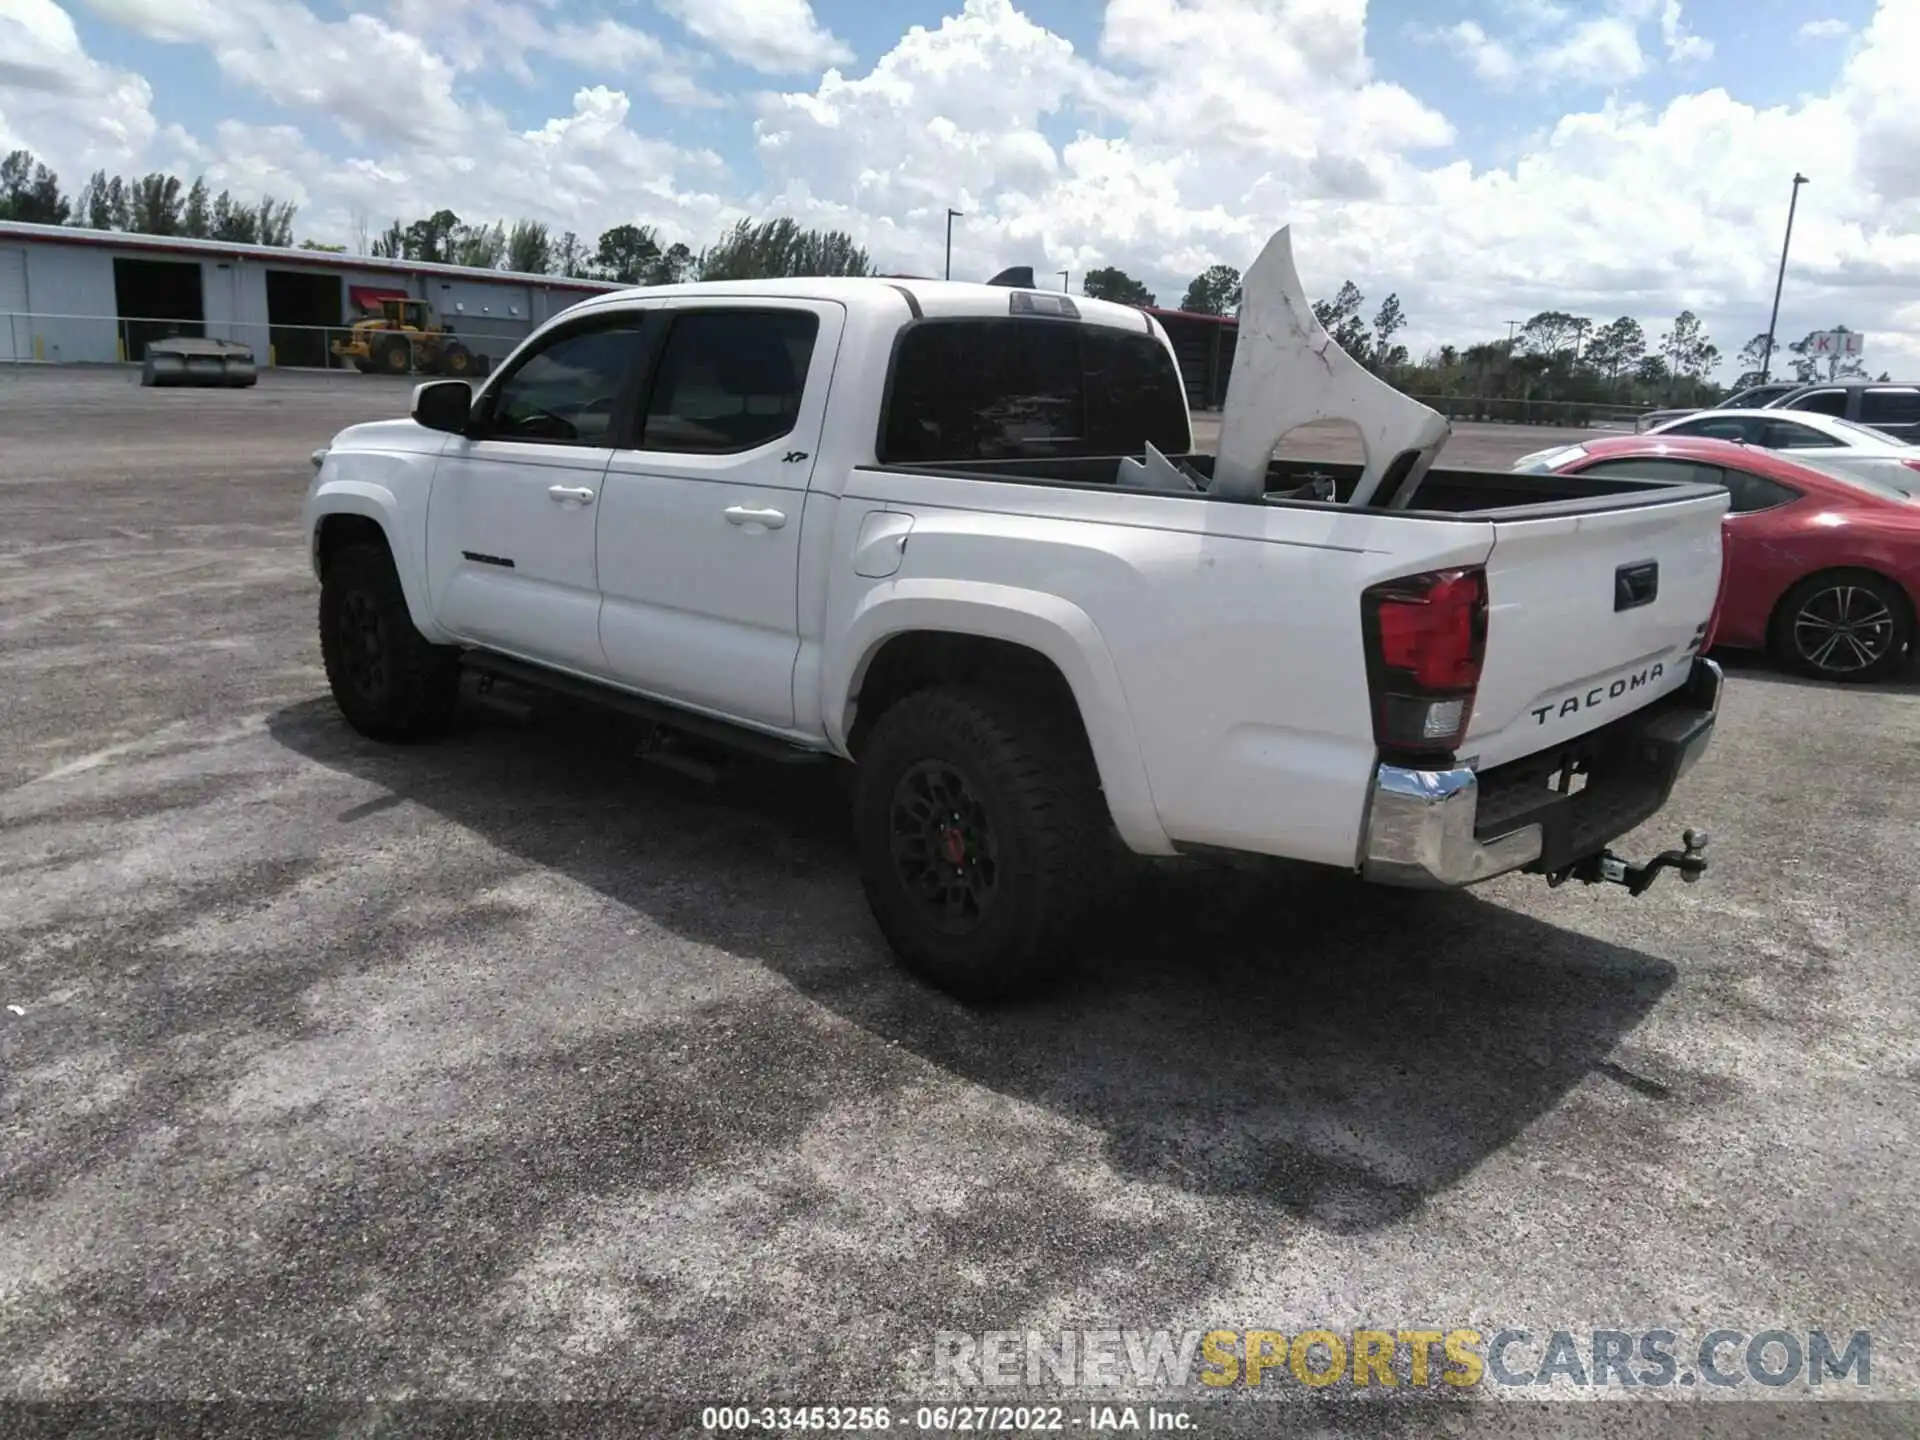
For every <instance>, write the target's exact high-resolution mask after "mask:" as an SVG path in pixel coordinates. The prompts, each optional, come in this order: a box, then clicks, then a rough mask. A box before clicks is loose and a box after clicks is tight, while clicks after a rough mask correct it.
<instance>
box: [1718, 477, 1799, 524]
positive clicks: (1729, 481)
mask: <svg viewBox="0 0 1920 1440" xmlns="http://www.w3.org/2000/svg"><path fill="white" fill-rule="evenodd" d="M1725 473H1726V486H1727V489H1728V490H1730V491H1731V492H1732V493H1733V507H1732V508H1733V513H1734V514H1736V515H1749V514H1752V513H1753V512H1754V511H1756V510H1771V509H1773V507H1774V506H1776V505H1784V504H1786V503H1787V502H1788V501H1789V500H1798V499H1799V498H1800V492H1799V491H1798V490H1795V489H1793V488H1792V487H1791V486H1788V485H1782V484H1781V483H1780V482H1779V481H1778V480H1769V479H1767V478H1766V476H1764V475H1754V474H1751V473H1750V472H1748V471H1745V470H1728V471H1727V472H1725Z"/></svg>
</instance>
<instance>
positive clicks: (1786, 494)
mask: <svg viewBox="0 0 1920 1440" xmlns="http://www.w3.org/2000/svg"><path fill="white" fill-rule="evenodd" d="M1581 473H1582V474H1584V475H1619V476H1625V477H1630V478H1632V479H1636V480H1686V481H1690V482H1692V483H1693V484H1696V485H1720V486H1724V487H1725V488H1726V490H1727V491H1728V493H1729V495H1730V496H1731V501H1730V503H1729V505H1728V509H1730V510H1731V511H1732V512H1733V513H1734V514H1736V515H1744V514H1746V513H1747V512H1748V511H1750V510H1770V509H1772V508H1773V507H1774V506H1775V505H1784V504H1786V503H1787V501H1789V500H1797V499H1799V498H1800V492H1799V491H1798V490H1790V489H1788V488H1787V487H1786V486H1785V485H1781V484H1777V483H1776V482H1774V481H1772V480H1767V479H1764V478H1762V477H1761V476H1759V475H1750V474H1748V473H1747V472H1746V471H1744V470H1729V469H1725V468H1723V467H1721V466H1719V465H1701V464H1699V463H1697V462H1695V461H1692V460H1655V459H1645V460H1602V461H1601V462H1599V463H1598V464H1596V465H1589V466H1587V468H1586V469H1585V470H1583V471H1582V472H1581Z"/></svg>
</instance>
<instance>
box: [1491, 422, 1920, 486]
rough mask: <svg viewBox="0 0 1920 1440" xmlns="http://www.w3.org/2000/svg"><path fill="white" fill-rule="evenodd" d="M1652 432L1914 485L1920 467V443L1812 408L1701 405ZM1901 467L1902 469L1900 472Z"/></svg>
mask: <svg viewBox="0 0 1920 1440" xmlns="http://www.w3.org/2000/svg"><path fill="white" fill-rule="evenodd" d="M1647 433H1648V434H1649V435H1689V436H1695V437H1700V438H1704V439H1709V440H1734V441H1738V442H1739V443H1741V444H1744V445H1757V446H1759V447H1761V448H1762V449H1765V450H1778V451H1780V452H1781V453H1782V454H1785V455H1788V456H1790V457H1793V458H1795V459H1804V460H1818V461H1822V462H1824V463H1826V464H1829V465H1839V466H1841V467H1842V468H1844V469H1847V470H1851V471H1854V472H1856V473H1859V474H1862V475H1866V476H1869V477H1872V476H1880V477H1884V478H1889V479H1896V480H1902V481H1904V482H1905V483H1909V484H1910V483H1911V482H1912V480H1913V472H1914V471H1915V470H1916V469H1920V446H1915V445H1909V444H1908V443H1907V442H1906V441H1904V440H1902V439H1900V438H1899V437H1898V436H1895V435H1889V434H1887V433H1886V432H1885V431H1884V430H1875V429H1873V428H1872V427H1870V426H1866V425H1856V424H1854V423H1853V421H1851V420H1841V419H1839V418H1837V417H1836V416H1832V415H1821V414H1819V413H1817V412H1815V411H1812V410H1778V409H1771V408H1769V409H1765V410H1702V411H1700V412H1699V413H1698V414H1695V415H1688V416H1685V417H1683V418H1681V419H1679V420H1670V421H1668V422H1667V423H1666V424H1664V425H1657V426H1655V427H1654V428H1653V429H1652V430H1649V431H1648V432H1647ZM1529 458H1537V457H1529ZM1516 468H1518V467H1516ZM1896 471H1898V472H1900V473H1899V474H1897V475H1896V474H1895V473H1894V472H1896Z"/></svg>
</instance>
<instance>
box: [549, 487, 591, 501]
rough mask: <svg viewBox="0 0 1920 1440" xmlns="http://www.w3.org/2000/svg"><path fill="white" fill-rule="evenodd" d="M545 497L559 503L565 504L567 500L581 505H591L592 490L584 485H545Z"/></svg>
mask: <svg viewBox="0 0 1920 1440" xmlns="http://www.w3.org/2000/svg"><path fill="white" fill-rule="evenodd" d="M547 498H548V499H549V500H552V501H554V502H555V503H556V504H560V505H564V504H566V503H567V502H568V501H569V500H572V501H575V502H577V503H578V504H581V505H591V504H592V503H593V491H592V490H590V489H588V488H587V487H586V486H585V485H549V486H548V487H547Z"/></svg>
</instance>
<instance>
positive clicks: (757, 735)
mask: <svg viewBox="0 0 1920 1440" xmlns="http://www.w3.org/2000/svg"><path fill="white" fill-rule="evenodd" d="M1328 418H1338V419H1344V420H1346V421H1348V422H1350V423H1351V424H1352V425H1354V426H1355V427H1356V428H1357V429H1358V430H1359V432H1360V434H1361V437H1362V439H1363V442H1364V447H1365V458H1364V462H1363V463H1358V464H1323V465H1316V464H1309V463H1304V462H1301V461H1295V460H1285V459H1281V460H1276V459H1274V458H1273V455H1274V452H1275V450H1276V448H1277V445H1278V442H1279V441H1280V440H1281V439H1282V438H1283V437H1284V436H1285V435H1286V434H1287V432H1289V431H1290V430H1292V429H1293V428H1295V427H1296V426H1298V425H1301V424H1304V423H1307V422H1310V421H1314V420H1321V419H1328ZM1446 435H1447V425H1446V422H1445V421H1444V420H1443V419H1442V418H1441V417H1440V416H1439V415H1437V414H1435V413H1434V412H1433V411H1431V410H1429V409H1427V408H1426V407H1425V406H1422V405H1419V404H1417V403H1416V402H1414V401H1412V400H1410V399H1408V398H1407V397H1405V396H1402V395H1400V394H1398V393H1397V392H1395V391H1393V390H1391V389H1390V388H1388V387H1387V386H1385V385H1384V384H1382V383H1381V382H1379V381H1378V380H1376V379H1375V378H1374V377H1373V376H1371V375H1370V374H1368V373H1367V372H1366V371H1365V370H1364V369H1362V368H1361V367H1360V366H1359V365H1358V364H1356V363H1355V362H1354V361H1353V360H1352V359H1351V358H1350V357H1348V356H1347V355H1346V354H1345V353H1343V352H1342V351H1341V350H1340V349H1339V348H1338V347H1337V346H1336V345H1335V344H1334V343H1333V341H1332V340H1331V339H1330V337H1328V335H1327V334H1326V332H1325V331H1324V330H1323V329H1321V328H1320V326H1319V325H1318V323H1317V322H1316V321H1315V320H1314V318H1313V315H1312V311H1311V308H1310V306H1309V305H1308V304H1307V302H1306V300H1305V298H1304V296H1303V294H1302V291H1301V287H1300V283H1299V279H1298V276H1297V274H1296V273H1295V270H1294V265H1293V260H1292V252H1291V246H1290V242H1289V239H1288V235H1287V232H1286V231H1285V230H1282V231H1281V232H1280V233H1279V234H1278V235H1276V236H1275V237H1274V238H1273V240H1272V241H1271V242H1270V243H1269V244H1268V246H1267V248H1266V250H1265V251H1264V252H1263V253H1262V255H1261V257H1260V259H1259V261H1258V263H1256V265H1255V266H1254V267H1253V268H1252V269H1251V270H1250V271H1249V272H1248V274H1247V276H1246V281H1245V296H1244V301H1243V306H1242V311H1241V315H1240V340H1239V346H1238V351H1237V354H1236V358H1235V362H1234V366H1233V370H1232V373H1231V375H1230V379H1229V391H1228V397H1227V401H1226V406H1225V410H1224V412H1223V418H1222V421H1221V434H1220V439H1219V443H1218V445H1217V446H1216V447H1214V453H1212V454H1203V453H1199V452H1198V451H1197V450H1196V447H1195V445H1194V443H1193V436H1192V428H1191V424H1190V419H1189V414H1188V408H1187V401H1186V392H1185V389H1184V387H1183V384H1182V380H1181V376H1180V371H1179V367H1178V364H1177V361H1176V358H1175V355H1174V352H1173V349H1172V347H1171V346H1170V344H1169V343H1168V339H1167V336H1166V334H1165V332H1164V331H1163V330H1162V328H1161V327H1160V325H1159V324H1158V323H1157V322H1156V321H1155V320H1154V318H1153V317H1152V316H1151V315H1149V314H1147V313H1145V312H1143V311H1141V310H1138V309H1134V308H1130V307H1127V306H1123V305H1118V304H1109V303H1105V302H1102V301H1099V300H1094V299H1088V298H1083V297H1079V296H1068V295H1065V294H1061V293H1058V292H1045V291H1039V290H1035V289H1031V288H1025V287H1022V286H1020V285H1017V284H1013V285H1009V284H1003V283H1001V284H966V283H957V282H934V281H921V280H901V279H854V278H848V279H789V280H760V281H747V282H738V283H735V282H725V283H717V282H716V283H698V284H689V285H673V286H661V287H656V288H649V289H641V290H630V291H623V292H619V293H612V294H608V295H605V296H601V297H596V298H594V299H591V300H587V301H584V302H582V303H580V304H578V305H575V306H574V307H573V308H571V309H569V310H567V311H566V312H564V313H563V314H561V315H558V316H556V317H554V318H553V319H552V320H550V321H548V322H547V323H545V324H544V325H542V326H541V327H540V328H539V329H538V330H536V331H535V332H534V333H533V334H532V335H531V336H529V337H528V339H527V340H525V341H524V342H523V343H522V344H521V345H520V347H519V348H518V349H517V350H516V351H515V353H514V354H513V355H512V356H511V357H510V358H509V359H508V360H507V361H506V362H505V363H504V364H502V365H501V366H500V367H499V369H498V370H497V372H496V373H495V374H494V375H493V376H492V377H491V378H489V379H488V380H487V381H486V382H485V383H484V384H482V385H480V386H479V387H478V389H475V388H473V387H472V386H470V385H469V383H468V382H465V381H437V382H432V383H427V384H423V385H421V386H420V387H419V388H418V389H417V390H416V391H415V392H414V396H413V402H412V410H411V415H410V416H409V417H408V418H404V419H396V420H391V421H382V422H378V423H373V424H364V425H356V426H353V427H351V428H349V429H347V430H344V431H342V432H341V433H340V434H339V435H338V436H337V437H335V439H334V440H333V441H332V443H331V444H329V445H328V446H326V447H325V448H324V449H323V450H319V451H316V452H315V454H314V464H315V474H314V478H313V481H312V485H311V489H310V491H309V494H308V497H307V500H306V504H305V514H304V521H305V532H306V535H307V539H308V544H309V545H310V548H311V555H312V564H313V568H314V571H315V574H316V576H317V577H318V580H319V585H320V599H319V622H320V637H319V638H320V646H321V653H322V657H323V659H324V662H325V667H326V674H327V679H328V682H329V685H330V687H331V689H332V692H333V695H334V697H335V700H336V701H337V703H338V705H339V708H340V710H341V712H342V714H343V715H344V717H345V718H346V720H347V722H348V723H349V724H350V725H352V726H353V727H354V728H356V729H357V730H359V731H361V732H363V733H364V734H366V735H368V736H371V737H374V738H376V739H379V740H383V741H415V740H421V739H424V738H426V737H430V736H432V735H434V734H436V733H439V732H440V731H442V730H443V729H444V728H445V727H446V726H447V725H448V723H449V721H450V719H451V717H452V716H453V714H454V711H455V708H456V705H457V703H458V699H459V695H460V690H461V677H462V674H463V672H478V673H479V675H480V676H481V677H483V678H482V679H481V680H480V682H479V683H480V684H481V685H483V686H485V685H489V684H492V683H497V682H498V681H502V680H504V681H508V682H512V683H516V684H519V685H532V686H541V687H548V688H551V689H554V690H559V691H562V692H566V693H569V694H572V695H575V696H586V697H590V698H592V699H596V700H601V701H605V702H606V703H608V704H611V705H614V706H616V707H620V708H624V709H626V710H629V711H631V712H635V713H637V714H638V715H640V716H641V717H643V718H644V719H645V720H646V721H647V722H648V726H649V728H648V730H647V732H646V733H647V734H649V735H653V734H658V735H661V736H669V737H671V736H693V737H697V739H698V740H699V742H700V743H703V744H709V745H710V744H713V743H716V742H719V743H726V744H733V745H738V746H741V747H744V748H746V749H749V750H755V751H759V752H762V753H771V754H773V755H776V756H779V757H783V758H818V759H823V760H829V761H831V760H836V759H837V760H838V761H842V762H850V763H851V764H852V766H853V767H854V769H853V775H852V785H851V789H852V794H853V803H852V808H853V817H852V823H853V830H854V836H855V843H856V848H857V851H858V856H859V867H860V871H861V876H862V883H863V886H864V888H865V891H866V895H867V899H868V902H869V904H870V906H871V909H872V912H873V915H874V918H875V920H876V922H877V924H878V926H879V929H880V931H881V932H882V934H883V935H884V936H885V938H886V940H887V941H888V943H889V944H890V946H891V947H892V949H893V951H894V952H895V954H896V955H897V957H898V958H899V959H900V960H901V961H902V962H903V963H904V964H905V965H906V966H907V967H909V968H910V969H911V970H912V971H914V972H915V973H917V974H918V975H920V976H921V977H923V978H925V979H926V980H928V981H930V982H931V983H933V984H935V985H937V986H939V987H941V988H943V989H945V990H947V991H949V992H951V993H954V994H956V995H959V996H962V997H965V998H968V999H972V1000H986V999H991V998H994V997H1000V996H1005V995H1007V994H1009V993H1011V992H1013V991H1016V990H1019V989H1022V988H1025V987H1028V986H1030V985H1032V984H1034V983H1035V982H1037V981H1039V980H1041V979H1042V978H1044V977H1046V976H1048V975H1049V974H1051V973H1053V972H1054V971H1056V970H1057V969H1058V968H1059V966H1060V965H1061V964H1062V962H1063V961H1064V960H1065V959H1066V958H1067V957H1068V956H1069V955H1070V954H1071V953H1072V942H1073V940H1074V938H1075V936H1076V934H1078V933H1079V924H1080V922H1081V921H1082V920H1083V919H1084V918H1085V917H1086V915H1087V912H1088V910H1089V908H1090V907H1092V906H1093V905H1094V904H1096V902H1097V900H1098V897H1099V896H1100V895H1101V893H1102V887H1103V883H1104V880H1105V878H1106V876H1107V875H1109V874H1110V873H1111V869H1112V862H1113V861H1114V860H1115V859H1117V858H1119V856H1120V849H1119V846H1116V845H1115V844H1114V843H1113V842H1114V838H1115V837H1116V836H1117V839H1118V841H1119V845H1120V846H1124V847H1125V849H1128V850H1131V851H1133V852H1135V853H1136V854H1139V855H1144V856H1174V855H1179V854H1182V853H1187V852H1219V851H1227V852H1243V853H1252V854H1257V855H1265V856H1278V857H1285V858H1289V859H1292V860H1297V861H1306V862H1312V863H1316V864H1319V865H1324V866H1328V867H1333V868H1337V869H1339V870H1342V871H1346V872H1349V873H1350V874H1354V875H1357V876H1359V877H1360V878H1361V879H1363V880H1366V881H1373V882H1379V883H1382V884H1387V885H1398V886H1421V887H1438V888H1451V887H1460V886H1467V885H1473V884H1476V883H1478V882H1480V881H1483V880H1487V879H1490V878H1491V877H1493V876H1496V875H1501V874H1504V873H1507V872H1511V871H1529V872H1532V873H1534V874H1537V875H1540V876H1542V877H1544V878H1546V879H1547V880H1549V881H1550V882H1552V883H1556V884H1557V883H1560V882H1562V881H1564V880H1567V879H1570V878H1572V879H1579V880H1582V881H1585V882H1587V883H1602V882H1613V883H1619V884H1622V885H1624V886H1626V887H1627V888H1628V889H1630V890H1631V891H1632V892H1633V893H1635V894H1638V893H1640V892H1641V891H1642V890H1644V889H1645V888H1646V886H1647V885H1648V884H1649V883H1650V882H1651V881H1652V880H1653V879H1654V877H1655V876H1656V875H1657V874H1659V873H1660V872H1661V871H1662V870H1664V869H1674V870H1677V871H1678V872H1679V873H1680V874H1681V876H1682V877H1683V878H1684V879H1686V880H1689V881H1690V880H1693V879H1696V878H1697V877H1698V876H1699V874H1700V873H1701V871H1703V870H1704V868H1705V863H1706V862H1705V859H1704V856H1703V854H1702V851H1703V849H1704V847H1705V843H1706V842H1705V837H1704V836H1702V835H1700V834H1698V833H1697V832H1692V831H1689V832H1687V835H1686V837H1685V844H1684V847H1683V848H1676V849H1673V850H1668V851H1666V852H1665V853H1663V854H1661V855H1659V856H1656V857H1654V858H1652V859H1651V860H1649V861H1648V862H1647V863H1644V864H1630V863H1629V862H1628V861H1626V860H1625V859H1622V858H1621V857H1618V856H1616V855H1614V854H1613V853H1612V851H1611V850H1610V849H1609V848H1608V847H1609V845H1610V843H1611V842H1613V841H1614V840H1616V839H1617V838H1618V837H1620V836H1622V835H1624V834H1625V833H1626V832H1627V831H1629V830H1632V829H1634V828H1635V827H1636V826H1638V825H1640V824H1641V823H1643V822H1644V821H1646V820H1647V819H1649V818H1650V817H1651V816H1653V815H1654V814H1655V813H1656V812H1657V811H1659V810H1660V809H1661V808H1662V806H1663V805H1664V804H1665V803H1666V801H1667V798H1668V795H1669V793H1670V791H1671V790H1672V788H1673V785H1674V783H1675V781H1676V780H1677V779H1678V778H1679V777H1680V776H1681V775H1682V774H1683V773H1684V772H1685V771H1686V770H1687V769H1688V768H1689V767H1690V766H1691V765H1692V764H1693V763H1694V762H1695V761H1696V760H1697V759H1698V758H1699V756H1700V754H1701V752H1702V750H1703V749H1704V747H1705V746H1706V744H1707V741H1708V737H1709V735H1710V733H1711V731H1712V729H1713V726H1714V720H1715V715H1716V712H1717V710H1718V706H1719V699H1720V688H1721V676H1720V672H1719V670H1718V668H1717V667H1716V666H1715V665H1714V664H1713V662H1712V661H1710V660H1708V659H1706V658H1704V653H1705V651H1706V649H1707V647H1708V645H1709V643H1710V641H1711V636H1712V629H1713V621H1714V612H1715V609H1716V606H1717V602H1718V596H1719V592H1720V586H1721V569H1722V557H1721V536H1720V530H1721V517H1722V515H1723V514H1724V512H1725V510H1726V508H1727V494H1726V492H1725V491H1724V490H1723V489H1721V488H1719V487H1715V486H1709V485H1699V484H1689V483H1676V482H1673V481H1663V480H1650V479H1626V478H1619V477H1612V476H1605V477H1603V476H1591V475H1562V474H1547V475H1518V474H1510V473H1505V472H1496V471H1479V470H1467V469H1447V468H1440V467H1437V466H1436V465H1435V464H1434V461H1435V459H1436V456H1437V453H1438V451H1439V449H1440V447H1441V445H1442V444H1443V443H1444V441H1445V439H1446Z"/></svg>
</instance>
